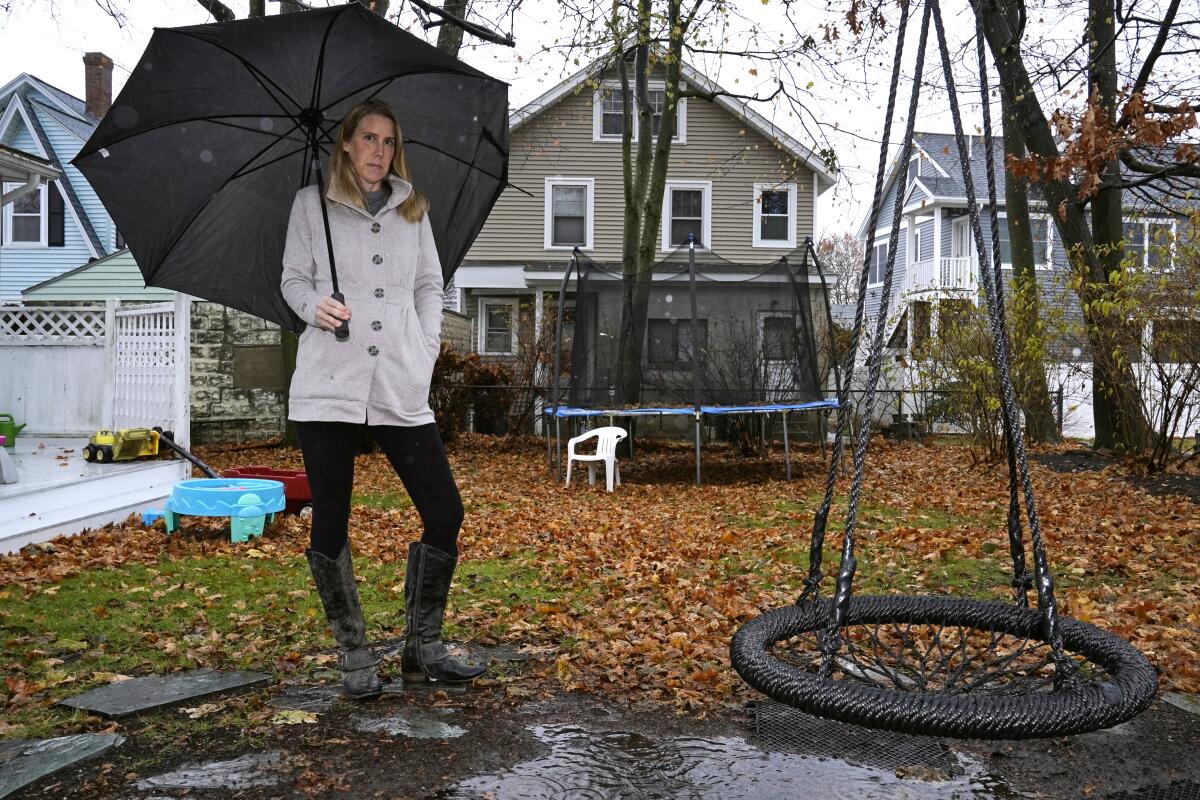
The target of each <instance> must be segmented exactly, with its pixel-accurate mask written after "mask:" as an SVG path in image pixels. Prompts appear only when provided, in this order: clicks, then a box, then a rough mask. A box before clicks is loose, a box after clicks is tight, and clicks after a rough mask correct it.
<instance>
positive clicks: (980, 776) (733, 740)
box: [434, 724, 1018, 800]
mask: <svg viewBox="0 0 1200 800" xmlns="http://www.w3.org/2000/svg"><path fill="white" fill-rule="evenodd" d="M530 730H531V731H532V733H533V735H534V736H535V737H536V738H537V739H538V741H540V742H542V743H543V744H544V745H546V746H548V747H549V748H550V752H549V753H548V754H547V755H545V756H543V757H542V758H538V759H535V760H532V761H525V762H522V763H519V764H516V765H515V766H513V767H512V768H510V769H508V770H506V771H504V772H502V773H499V774H496V775H479V776H476V777H473V778H469V779H467V780H465V781H462V782H460V783H459V784H458V785H457V786H454V787H453V788H451V789H448V790H445V791H443V792H441V793H439V794H437V795H435V796H434V797H435V798H438V800H465V798H478V797H481V796H483V797H489V798H495V800H518V799H519V800H567V799H568V798H569V799H570V800H610V798H611V799H612V800H624V798H636V799H637V800H657V799H658V798H662V800H668V798H669V800H718V798H719V800H752V799H756V798H763V797H820V798H831V799H832V798H847V800H849V799H850V798H854V800H871V799H873V798H878V800H908V798H912V799H913V800H917V798H920V799H921V800H940V799H941V798H945V799H946V800H950V799H951V798H954V799H955V800H958V799H960V798H963V799H965V798H997V799H998V798H1013V797H1016V796H1018V795H1016V794H1015V793H1013V792H1012V791H1011V790H1009V789H1008V788H1007V787H1006V786H1004V785H1003V784H1002V783H1000V782H999V781H998V780H997V779H995V778H993V777H992V776H990V775H988V774H987V773H986V772H985V771H984V769H983V768H982V766H981V765H980V764H979V763H978V762H976V761H974V760H973V759H970V758H968V757H967V756H963V755H959V756H958V762H959V769H957V770H956V772H958V773H959V774H957V775H949V774H946V775H939V776H938V777H944V778H945V780H918V779H914V778H913V777H908V778H907V779H905V778H901V777H897V775H896V773H895V772H889V771H887V770H882V769H876V768H872V767H863V766H855V765H852V764H848V763H846V762H844V761H840V760H837V759H822V758H816V757H813V756H806V755H796V754H790V753H772V752H767V751H764V750H761V749H759V748H758V747H755V746H754V745H752V744H750V743H749V742H748V741H746V740H745V739H742V738H740V737H719V738H712V739H699V738H691V737H665V738H664V737H649V736H644V735H642V734H638V733H630V732H627V731H594V730H587V729H585V728H581V727H578V726H576V725H567V724H564V725H539V726H536V727H533V728H531V729H530Z"/></svg>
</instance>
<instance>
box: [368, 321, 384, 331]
mask: <svg viewBox="0 0 1200 800" xmlns="http://www.w3.org/2000/svg"><path fill="white" fill-rule="evenodd" d="M371 330H373V331H381V330H383V323H382V322H380V321H379V320H375V321H374V322H372V323H371Z"/></svg>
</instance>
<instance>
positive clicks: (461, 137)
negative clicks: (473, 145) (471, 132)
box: [458, 134, 467, 144]
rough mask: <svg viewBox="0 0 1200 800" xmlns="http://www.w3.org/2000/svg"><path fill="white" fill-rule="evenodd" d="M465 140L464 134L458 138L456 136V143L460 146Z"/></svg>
mask: <svg viewBox="0 0 1200 800" xmlns="http://www.w3.org/2000/svg"><path fill="white" fill-rule="evenodd" d="M466 140H467V137H466V135H465V134H459V136H458V143H459V144H462V143H463V142H465V141H466Z"/></svg>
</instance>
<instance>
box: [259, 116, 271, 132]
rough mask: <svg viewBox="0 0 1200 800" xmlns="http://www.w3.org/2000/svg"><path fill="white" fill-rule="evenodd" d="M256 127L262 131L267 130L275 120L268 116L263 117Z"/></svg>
mask: <svg viewBox="0 0 1200 800" xmlns="http://www.w3.org/2000/svg"><path fill="white" fill-rule="evenodd" d="M258 127H259V128H262V129H263V130H264V131H269V130H271V129H273V128H274V127H275V120H273V119H271V118H269V117H263V118H262V119H260V120H259V121H258Z"/></svg>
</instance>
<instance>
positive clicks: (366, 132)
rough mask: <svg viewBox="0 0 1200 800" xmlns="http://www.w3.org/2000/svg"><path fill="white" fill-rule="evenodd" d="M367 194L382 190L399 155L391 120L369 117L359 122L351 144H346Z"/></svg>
mask: <svg viewBox="0 0 1200 800" xmlns="http://www.w3.org/2000/svg"><path fill="white" fill-rule="evenodd" d="M342 150H344V151H345V152H346V155H348V156H349V157H350V165H351V166H352V167H354V174H355V175H357V176H358V185H359V186H361V187H362V190H363V191H364V192H374V191H377V190H378V189H379V186H380V184H382V183H383V179H384V178H386V177H387V174H388V169H389V168H390V167H391V165H392V157H393V156H395V154H396V126H395V125H393V124H392V121H391V120H390V119H388V118H387V117H381V116H379V115H378V114H368V115H367V116H365V117H363V118H362V119H361V120H359V122H358V127H357V128H355V129H354V135H353V136H351V137H350V141H348V142H345V143H343V144H342Z"/></svg>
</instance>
